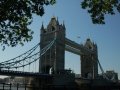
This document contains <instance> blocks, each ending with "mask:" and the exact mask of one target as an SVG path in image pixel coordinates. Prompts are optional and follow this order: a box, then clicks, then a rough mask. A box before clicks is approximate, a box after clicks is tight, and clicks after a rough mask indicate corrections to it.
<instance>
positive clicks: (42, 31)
mask: <svg viewBox="0 0 120 90" xmlns="http://www.w3.org/2000/svg"><path fill="white" fill-rule="evenodd" d="M40 30H41V34H42V33H44V30H45V29H44V25H43V22H42V26H41V29H40Z"/></svg>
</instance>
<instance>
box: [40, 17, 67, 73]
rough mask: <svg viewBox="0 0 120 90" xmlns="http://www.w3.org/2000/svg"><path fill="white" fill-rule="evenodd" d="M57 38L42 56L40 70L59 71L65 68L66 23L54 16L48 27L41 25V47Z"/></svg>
mask: <svg viewBox="0 0 120 90" xmlns="http://www.w3.org/2000/svg"><path fill="white" fill-rule="evenodd" d="M54 38H56V40H55V43H54V45H53V46H52V47H51V48H50V49H49V50H48V51H47V52H46V53H45V54H44V55H42V56H41V58H40V66H39V72H41V73H47V74H48V73H51V72H52V73H57V72H58V71H59V70H63V69H64V59H65V58H64V56H65V25H64V23H63V24H59V21H58V19H56V18H55V17H52V18H51V20H50V22H49V24H48V26H47V28H44V26H43V25H42V26H41V35H40V42H41V45H40V49H43V48H44V47H45V46H46V45H48V44H49V43H50V42H51V41H53V40H54Z"/></svg>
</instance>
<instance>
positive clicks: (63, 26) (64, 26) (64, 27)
mask: <svg viewBox="0 0 120 90" xmlns="http://www.w3.org/2000/svg"><path fill="white" fill-rule="evenodd" d="M63 28H64V30H66V28H65V22H64V21H63Z"/></svg>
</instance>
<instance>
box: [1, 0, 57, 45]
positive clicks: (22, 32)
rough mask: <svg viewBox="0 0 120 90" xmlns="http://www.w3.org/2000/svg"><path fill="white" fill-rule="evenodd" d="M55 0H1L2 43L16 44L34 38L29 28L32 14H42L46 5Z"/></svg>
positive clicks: (51, 3)
mask: <svg viewBox="0 0 120 90" xmlns="http://www.w3.org/2000/svg"><path fill="white" fill-rule="evenodd" d="M54 3H55V0H0V43H1V45H3V46H5V45H8V46H12V47H14V46H16V45H17V44H22V45H23V43H24V42H26V41H27V42H28V41H30V40H31V39H32V34H33V31H32V30H31V29H29V28H28V25H30V24H31V23H32V15H33V14H36V15H39V16H42V15H43V14H44V5H53V4H54Z"/></svg>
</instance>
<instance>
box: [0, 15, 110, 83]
mask: <svg viewBox="0 0 120 90" xmlns="http://www.w3.org/2000/svg"><path fill="white" fill-rule="evenodd" d="M40 32H41V34H40V43H38V44H37V45H36V46H34V47H33V48H32V49H30V50H28V51H27V52H25V53H23V54H21V55H19V56H17V57H15V58H13V59H10V60H7V61H4V62H1V63H0V75H8V76H22V77H28V76H29V77H39V78H40V79H39V80H40V81H41V82H42V83H45V80H47V79H54V80H52V81H51V82H52V83H53V84H56V83H59V84H61V83H62V84H65V83H67V84H68V83H70V82H71V81H74V79H75V77H73V76H74V75H73V74H70V70H65V50H66V51H69V52H71V53H74V54H77V55H79V56H80V60H81V65H80V66H81V67H79V68H81V77H82V78H87V79H98V76H99V75H98V65H99V66H100V69H101V71H102V74H103V77H104V78H106V79H108V78H107V76H106V75H105V74H104V70H103V68H102V66H101V64H100V62H99V60H98V50H97V45H96V44H95V43H94V42H92V41H91V40H90V39H89V38H88V39H87V40H86V42H85V44H78V43H76V42H74V41H72V40H70V39H68V38H67V37H66V27H65V25H64V23H63V24H60V23H59V21H58V20H57V19H56V18H55V17H53V18H51V20H50V22H49V24H48V25H47V27H46V28H45V27H44V25H43V24H42V26H41V29H40ZM39 46H40V49H39ZM36 62H37V63H38V64H39V66H38V68H39V70H38V72H31V71H29V70H31V68H33V66H31V65H32V64H34V63H36ZM34 66H35V67H36V64H35V65H34ZM25 67H28V68H27V71H24V68H25ZM19 68H23V70H22V71H19ZM71 77H72V78H71ZM43 78H44V79H43ZM63 82H64V83H63ZM87 82H88V81H87Z"/></svg>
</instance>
